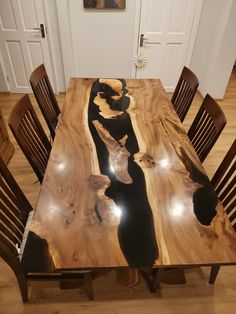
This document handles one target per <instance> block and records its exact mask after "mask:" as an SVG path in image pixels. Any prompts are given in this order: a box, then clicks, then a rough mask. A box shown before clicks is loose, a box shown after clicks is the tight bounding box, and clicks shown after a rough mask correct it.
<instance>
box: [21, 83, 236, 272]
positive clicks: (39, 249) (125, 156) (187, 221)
mask: <svg viewBox="0 0 236 314" xmlns="http://www.w3.org/2000/svg"><path fill="white" fill-rule="evenodd" d="M29 229H30V232H29V234H28V239H27V242H26V246H25V250H24V254H23V258H22V265H23V266H24V267H25V269H26V270H27V271H45V270H53V269H59V270H61V269H63V270H65V269H69V270H71V269H94V268H119V267H128V266H131V267H137V268H143V267H154V268H155V267H172V266H190V265H212V264H220V265H223V264H236V233H235V231H234V229H233V227H232V226H231V223H230V221H229V219H228V217H227V214H226V213H225V211H224V209H223V207H222V205H221V204H220V202H219V201H218V199H217V195H216V194H215V192H214V190H213V188H212V186H211V183H210V181H209V179H208V177H207V176H206V174H205V171H204V169H203V167H202V165H201V163H200V161H199V159H198V157H197V155H196V153H195V151H194V149H193V147H192V145H191V143H190V141H189V139H188V137H187V134H186V132H185V130H184V128H183V126H182V124H181V122H180V121H179V118H178V117H177V115H176V113H175V110H174V109H173V106H172V104H171V102H170V100H169V99H168V98H167V96H166V93H165V91H164V88H163V87H162V84H161V82H160V81H159V80H156V79H126V80H115V79H79V78H72V79H71V80H70V84H69V88H68V90H67V94H66V100H65V104H64V107H63V110H62V114H61V117H60V120H59V123H58V127H57V131H56V137H55V140H54V143H53V148H52V151H51V155H50V159H49V162H48V166H47V170H46V174H45V177H44V181H43V183H42V187H41V191H40V194H39V198H38V202H37V206H36V209H35V212H34V216H33V219H32V222H31V224H30V227H29ZM32 252H34V253H32Z"/></svg>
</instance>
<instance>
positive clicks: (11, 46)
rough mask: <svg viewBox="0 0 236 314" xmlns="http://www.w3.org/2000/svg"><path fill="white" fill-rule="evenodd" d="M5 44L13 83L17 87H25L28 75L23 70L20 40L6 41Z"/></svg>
mask: <svg viewBox="0 0 236 314" xmlns="http://www.w3.org/2000/svg"><path fill="white" fill-rule="evenodd" d="M5 44H6V50H7V56H8V58H9V62H10V65H11V69H12V75H13V79H14V82H15V85H16V87H17V88H27V87H28V77H27V74H26V71H25V64H24V57H23V54H22V49H21V43H20V41H6V42H5Z"/></svg>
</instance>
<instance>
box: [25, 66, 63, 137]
mask: <svg viewBox="0 0 236 314" xmlns="http://www.w3.org/2000/svg"><path fill="white" fill-rule="evenodd" d="M30 85H31V87H32V90H33V92H34V95H35V98H36V100H37V102H38V105H39V108H40V110H41V112H42V114H43V116H44V119H45V120H46V122H47V125H48V128H49V130H50V134H51V137H52V139H54V137H55V130H56V126H57V122H58V117H59V115H60V113H61V111H60V108H59V106H58V103H57V100H56V97H55V95H54V93H53V90H52V87H51V84H50V81H49V78H48V75H47V72H46V69H45V67H44V65H43V64H41V65H40V66H38V67H37V68H36V69H35V70H34V71H33V72H32V74H31V75H30Z"/></svg>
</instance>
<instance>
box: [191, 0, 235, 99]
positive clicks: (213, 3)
mask: <svg viewBox="0 0 236 314" xmlns="http://www.w3.org/2000/svg"><path fill="white" fill-rule="evenodd" d="M235 30H236V1H235V0H224V1H222V0H205V1H204V4H203V7H202V14H201V18H200V22H199V29H198V33H197V37H196V42H195V47H194V52H193V55H192V59H191V64H190V67H191V69H192V70H193V71H194V72H195V73H196V75H197V76H198V78H199V81H200V85H199V90H200V92H201V93H202V95H203V96H205V94H206V93H209V94H211V95H212V96H213V97H214V98H217V99H220V98H223V97H224V93H225V89H226V86H227V83H228V81H229V77H230V74H231V71H232V68H233V65H234V62H235V55H236V37H235Z"/></svg>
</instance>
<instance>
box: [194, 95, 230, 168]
mask: <svg viewBox="0 0 236 314" xmlns="http://www.w3.org/2000/svg"><path fill="white" fill-rule="evenodd" d="M225 125H226V118H225V115H224V113H223V111H222V109H221V108H220V106H219V105H218V104H217V102H216V101H215V100H214V99H213V98H212V97H211V96H210V95H209V94H207V95H206V97H205V98H204V100H203V103H202V105H201V107H200V109H199V111H198V113H197V115H196V117H195V119H194V121H193V123H192V125H191V127H190V129H189V131H188V137H189V139H190V140H191V142H192V145H193V147H194V148H195V150H196V152H197V154H198V157H199V159H200V160H201V162H203V161H204V160H205V158H206V157H207V155H208V153H209V152H210V150H211V148H212V147H213V145H214V144H215V142H216V140H217V139H218V137H219V135H220V134H221V132H222V130H223V128H224V127H225Z"/></svg>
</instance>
